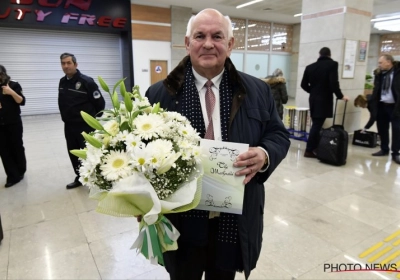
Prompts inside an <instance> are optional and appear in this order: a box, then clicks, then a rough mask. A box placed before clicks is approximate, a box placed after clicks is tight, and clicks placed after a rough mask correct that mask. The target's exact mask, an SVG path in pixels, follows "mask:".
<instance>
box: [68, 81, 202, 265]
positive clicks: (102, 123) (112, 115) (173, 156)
mask: <svg viewBox="0 0 400 280" xmlns="http://www.w3.org/2000/svg"><path fill="white" fill-rule="evenodd" d="M123 81H124V80H123V79H122V80H120V81H119V82H117V84H116V85H115V86H114V88H113V90H112V92H110V89H109V87H108V85H107V84H106V83H105V82H104V81H103V79H102V78H101V77H99V82H100V85H101V87H102V88H103V90H104V91H106V92H108V93H109V94H110V97H111V101H112V105H113V108H112V109H111V110H105V111H103V115H102V116H101V117H97V118H94V117H92V116H90V115H89V114H87V113H85V112H81V115H82V117H83V119H84V120H85V122H86V123H87V124H88V125H90V126H91V127H92V128H94V129H95V130H94V131H93V132H91V133H89V134H87V133H85V132H83V133H82V135H83V137H84V138H85V140H86V148H85V149H83V150H72V151H71V153H72V154H74V155H76V156H78V157H79V158H80V160H81V167H80V170H79V173H80V181H81V182H82V184H84V185H86V186H88V187H89V188H90V197H91V198H93V199H96V200H98V201H99V202H98V205H97V209H96V210H97V211H98V212H100V213H103V214H108V215H112V216H117V217H137V216H142V217H143V218H142V220H141V222H140V226H139V236H138V238H137V240H136V241H135V243H134V244H133V246H132V248H137V249H138V250H140V252H141V253H142V254H143V255H144V256H145V257H146V258H148V259H149V260H150V261H151V262H152V263H154V264H156V263H159V264H161V265H164V262H163V257H162V253H163V252H165V251H169V250H176V249H177V248H178V247H177V242H176V241H177V239H178V237H179V232H178V231H177V230H176V228H175V227H174V226H173V225H172V224H171V222H170V221H169V220H168V219H167V218H166V217H165V216H164V215H163V214H167V213H178V212H184V211H188V210H190V209H193V208H195V207H196V206H197V204H198V203H199V201H200V197H201V177H202V174H203V171H202V168H201V160H200V158H201V155H200V153H201V150H200V148H199V141H200V137H199V135H198V133H197V132H196V130H195V129H193V127H192V126H191V125H190V123H189V121H188V120H187V119H186V118H185V117H183V116H182V115H180V114H179V113H176V112H167V111H164V110H163V109H162V108H160V105H159V103H158V104H155V105H151V104H150V103H149V101H148V99H147V98H146V97H142V96H141V95H140V93H139V88H138V87H137V86H135V87H134V88H133V89H132V92H127V91H126V89H125V85H124V82H123ZM118 87H119V89H120V94H121V97H122V99H123V101H120V98H119V95H118V93H117V92H116V89H117V88H118Z"/></svg>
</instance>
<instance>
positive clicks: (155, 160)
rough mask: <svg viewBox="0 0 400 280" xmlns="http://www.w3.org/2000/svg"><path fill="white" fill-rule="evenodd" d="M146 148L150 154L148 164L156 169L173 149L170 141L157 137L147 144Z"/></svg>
mask: <svg viewBox="0 0 400 280" xmlns="http://www.w3.org/2000/svg"><path fill="white" fill-rule="evenodd" d="M146 149H147V150H148V153H149V154H151V160H150V162H149V165H150V166H151V167H152V168H154V169H157V168H159V167H160V165H162V164H163V162H164V161H165V159H166V158H168V157H169V156H170V155H171V153H174V151H173V145H172V142H171V141H168V140H164V139H157V140H154V141H152V142H150V143H149V144H147V146H146Z"/></svg>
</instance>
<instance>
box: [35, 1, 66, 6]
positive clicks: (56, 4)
mask: <svg viewBox="0 0 400 280" xmlns="http://www.w3.org/2000/svg"><path fill="white" fill-rule="evenodd" d="M61 2H62V0H58V1H57V3H49V1H48V0H39V1H38V3H39V5H40V6H43V7H52V8H55V7H58V6H60V4H61Z"/></svg>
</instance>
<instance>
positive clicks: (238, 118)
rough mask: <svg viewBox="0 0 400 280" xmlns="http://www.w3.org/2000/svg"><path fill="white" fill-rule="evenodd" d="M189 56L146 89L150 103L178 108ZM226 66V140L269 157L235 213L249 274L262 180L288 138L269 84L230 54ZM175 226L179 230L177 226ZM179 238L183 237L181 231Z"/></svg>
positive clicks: (256, 245) (259, 227) (258, 234)
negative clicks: (238, 68)
mask: <svg viewBox="0 0 400 280" xmlns="http://www.w3.org/2000/svg"><path fill="white" fill-rule="evenodd" d="M189 59H190V58H189V56H186V57H185V58H184V59H183V60H182V61H181V63H180V64H179V65H178V66H177V67H176V68H175V69H174V70H173V71H172V72H171V73H170V74H169V75H168V77H167V78H166V79H165V80H164V81H160V82H158V83H156V84H154V85H152V86H151V87H150V88H149V89H148V90H147V92H146V96H147V97H148V98H149V101H150V102H151V103H156V102H160V105H161V107H162V108H166V109H167V110H169V111H177V112H181V108H180V103H181V102H180V100H181V93H180V89H181V87H182V85H183V82H184V78H185V77H184V73H185V68H186V65H187V62H188V60H189ZM225 70H227V71H228V73H229V80H230V82H231V83H232V88H233V101H232V108H231V114H230V115H231V117H230V122H229V124H230V125H229V130H228V138H229V141H230V142H238V143H248V144H249V145H250V146H251V147H257V146H261V147H263V148H264V149H266V150H267V151H268V153H269V160H270V166H269V168H268V170H267V171H266V172H264V173H258V174H257V175H256V176H255V177H254V178H253V179H252V180H251V181H250V182H249V183H248V184H247V185H246V186H245V194H244V202H243V214H242V215H238V227H239V237H240V244H241V249H242V256H243V265H244V272H245V275H246V277H248V275H250V271H251V270H252V269H253V268H254V267H255V266H256V263H257V260H258V257H259V255H260V251H261V242H262V232H263V213H264V200H265V193H264V185H263V183H264V182H265V181H266V180H267V179H268V177H269V176H270V175H271V173H272V172H273V171H274V170H275V168H276V167H277V166H278V164H279V163H280V162H281V161H282V159H283V158H285V156H286V153H287V151H288V149H289V145H290V141H289V135H288V132H287V130H286V129H285V127H284V126H283V124H282V121H281V120H280V119H279V116H278V113H277V111H276V107H275V102H274V100H273V98H272V95H271V93H270V90H269V87H268V86H267V85H266V84H265V83H264V82H263V81H261V80H260V79H257V78H254V77H252V76H250V75H247V74H244V73H241V72H239V71H236V69H235V67H234V66H233V64H232V62H231V60H230V59H229V58H228V59H227V60H226V62H225ZM191 222H192V223H195V222H196V221H191ZM185 228H190V227H185ZM193 228H195V227H193ZM177 229H178V230H179V228H178V227H177ZM197 234H198V233H197V232H196V231H195V230H192V232H188V233H187V235H189V236H196V235H197ZM180 238H185V237H184V236H183V234H182V236H181V237H180ZM194 239H195V238H194Z"/></svg>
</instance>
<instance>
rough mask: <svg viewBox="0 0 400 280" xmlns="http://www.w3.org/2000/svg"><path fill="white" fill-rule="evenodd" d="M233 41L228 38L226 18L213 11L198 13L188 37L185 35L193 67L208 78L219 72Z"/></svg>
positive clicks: (228, 54)
mask: <svg viewBox="0 0 400 280" xmlns="http://www.w3.org/2000/svg"><path fill="white" fill-rule="evenodd" d="M233 43H234V38H231V39H230V40H229V39H228V26H227V21H226V19H225V18H224V17H223V16H221V15H220V14H218V13H216V12H215V11H205V12H203V13H201V14H199V15H198V17H197V18H196V19H194V21H193V23H192V30H191V35H190V37H185V45H186V51H187V53H188V54H189V55H190V60H191V62H192V65H193V68H194V69H195V70H196V72H197V73H199V74H200V75H201V76H203V77H206V78H208V79H212V78H214V77H215V76H217V75H218V74H219V73H221V71H222V69H223V68H224V64H225V59H226V57H228V56H230V54H231V51H232V48H233Z"/></svg>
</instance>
